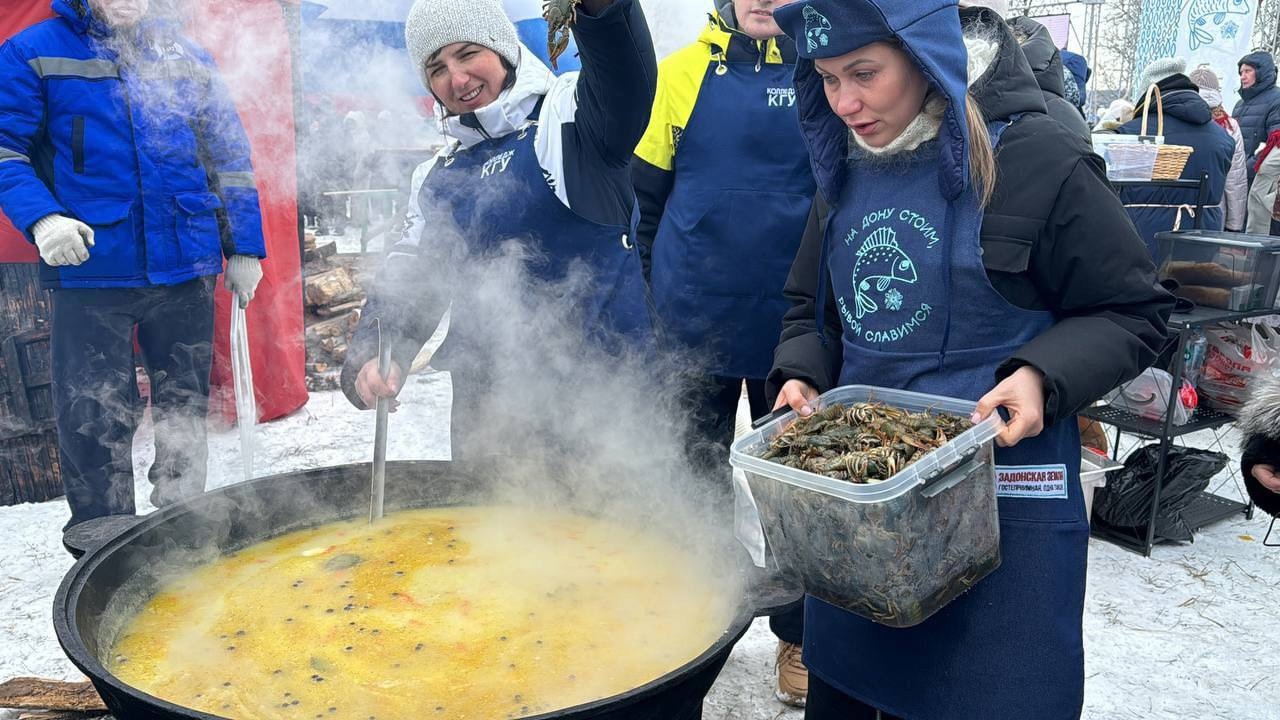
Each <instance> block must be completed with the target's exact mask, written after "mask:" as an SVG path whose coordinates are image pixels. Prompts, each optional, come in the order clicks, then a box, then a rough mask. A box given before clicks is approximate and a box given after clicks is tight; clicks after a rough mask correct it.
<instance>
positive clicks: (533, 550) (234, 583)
mask: <svg viewBox="0 0 1280 720" xmlns="http://www.w3.org/2000/svg"><path fill="white" fill-rule="evenodd" d="M717 576H718V574H717V573H715V572H712V571H711V569H710V568H708V567H707V566H706V565H705V564H704V563H703V562H702V561H701V560H700V559H699V558H697V557H696V556H694V555H691V554H690V553H688V552H686V551H684V550H682V549H681V548H680V547H678V546H677V545H676V544H674V543H672V542H670V541H669V540H667V539H665V538H664V537H663V536H662V535H660V534H657V533H655V532H646V531H639V530H635V529H633V528H629V527H625V526H622V525H618V524H614V523H611V522H607V521H604V520H598V519H592V518H587V517H583V516H579V515H573V514H568V513H558V512H554V511H549V510H545V509H531V508H518V507H508V506H490V507H453V508H444V509H432V510H412V511H404V512H399V513H395V514H392V515H389V516H388V517H387V518H385V519H384V520H383V521H380V522H379V523H377V524H374V525H370V524H368V523H366V522H363V521H348V522H340V523H332V524H328V525H324V526H321V527H317V528H313V529H309V530H303V531H299V532H294V533H290V534H287V535H284V536H281V537H278V538H275V539H272V540H269V541H266V542H262V543H259V544H257V545H253V546H250V547H248V548H246V549H244V550H242V551H240V552H238V553H234V554H231V555H226V556H222V557H219V558H218V559H216V560H215V561H213V562H212V563H209V564H207V565H204V566H201V567H198V568H195V569H193V570H191V571H190V572H188V573H186V574H184V575H181V576H179V577H175V578H172V579H171V580H170V581H169V582H168V583H167V584H166V585H165V586H163V587H162V588H161V589H160V590H159V592H158V593H157V594H156V595H155V596H154V597H152V598H151V599H150V600H149V601H148V602H147V603H146V604H145V605H143V606H142V607H141V609H140V610H139V612H138V613H137V615H136V616H135V617H134V618H133V619H132V620H130V621H129V622H128V623H127V624H126V625H125V626H124V628H123V630H122V631H121V633H120V635H119V636H118V638H117V640H116V642H115V643H114V645H113V647H112V649H111V652H110V655H109V656H108V658H107V659H108V663H107V665H108V669H109V670H110V671H111V672H112V674H114V675H115V676H117V677H119V678H120V679H121V680H123V681H124V682H126V683H128V684H129V685H131V686H133V687H136V688H138V689H141V690H143V691H145V692H147V693H149V694H151V695H153V696H156V697H159V698H162V699H165V700H169V701H171V702H173V703H176V704H179V705H182V706H186V707H189V708H193V709H197V710H201V711H204V712H208V713H212V714H216V715H220V716H224V717H254V718H357V719H359V720H369V719H370V718H400V717H423V718H442V719H443V718H449V719H458V720H460V719H462V718H508V717H510V718H518V717H526V716H533V715H537V714H540V713H545V712H551V711H555V710H558V709H562V708H567V707H572V706H576V705H580V704H582V703H587V702H591V701H594V700H598V699H602V698H606V697H609V696H612V695H616V694H619V693H622V692H625V691H627V690H628V689H631V688H635V687H638V686H641V685H644V684H645V683H649V682H651V681H653V680H655V679H657V678H659V677H661V676H663V675H664V674H666V673H669V672H671V671H673V670H676V669H677V668H679V667H681V666H682V665H684V664H686V663H688V662H689V661H691V660H693V659H694V658H696V657H698V655H699V654H700V653H702V652H704V651H705V650H706V649H707V647H708V646H710V645H712V644H714V643H715V642H716V641H717V640H718V639H719V637H720V636H721V635H722V634H723V633H724V632H725V628H726V627H727V626H728V625H729V624H730V622H731V621H732V619H733V618H734V616H735V613H737V611H738V608H737V603H736V600H737V598H736V593H734V592H732V590H733V588H730V587H726V586H725V584H724V581H722V580H717V579H716V578H717Z"/></svg>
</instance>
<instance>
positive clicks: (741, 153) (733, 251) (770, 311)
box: [651, 50, 816, 379]
mask: <svg viewBox="0 0 1280 720" xmlns="http://www.w3.org/2000/svg"><path fill="white" fill-rule="evenodd" d="M762 52H764V51H763V50H762ZM794 70H795V65H794V64H790V63H781V64H780V63H765V62H763V56H762V57H761V63H760V64H759V65H757V64H755V63H749V62H733V63H725V62H713V63H712V64H711V65H710V66H709V67H708V69H707V75H706V77H705V78H703V81H702V86H701V89H700V91H699V93H698V102H697V104H696V105H695V106H694V109H693V115H692V116H691V117H690V118H689V122H688V123H687V125H686V127H685V129H684V132H683V133H682V134H681V136H680V141H679V144H678V146H677V149H676V154H675V164H674V167H673V170H674V175H675V182H674V184H673V186H672V188H671V193H670V195H669V196H668V200H667V206H666V208H665V209H664V212H663V216H662V220H661V222H660V224H659V226H658V231H657V235H656V237H655V239H654V248H653V268H652V275H651V276H652V282H653V294H654V305H655V307H656V308H657V314H658V318H659V320H660V322H661V327H662V331H663V338H664V340H666V341H672V342H675V343H678V344H679V345H683V346H686V347H695V348H699V349H700V350H701V351H702V352H703V353H704V354H705V355H706V356H707V357H708V359H709V361H710V365H709V368H708V369H709V371H710V372H711V373H712V374H715V375H724V376H728V377H735V378H756V379H759V378H764V377H765V376H767V375H768V374H769V369H770V368H771V367H772V365H773V349H774V347H775V346H776V345H777V344H778V336H779V334H780V333H781V331H782V316H783V314H785V313H786V310H787V308H788V306H789V303H788V302H787V301H786V299H785V298H783V296H782V288H783V285H785V284H786V280H787V274H788V273H789V272H790V271H791V263H792V261H794V260H795V256H796V251H797V250H798V249H799V247H800V239H801V237H802V236H803V235H804V228H805V223H806V222H807V221H808V219H809V210H810V208H811V207H812V205H813V197H814V190H815V187H816V186H815V184H814V181H813V174H812V172H811V171H810V169H809V157H808V153H807V152H806V150H805V145H804V139H803V137H802V136H801V134H800V123H799V120H798V119H797V115H796V94H795V89H794V87H793V85H792V75H793V72H794Z"/></svg>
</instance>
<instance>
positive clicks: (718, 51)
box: [632, 0, 814, 707]
mask: <svg viewBox="0 0 1280 720" xmlns="http://www.w3.org/2000/svg"><path fill="white" fill-rule="evenodd" d="M787 2H789V0H732V1H731V2H725V3H724V5H723V6H722V7H721V8H720V10H719V11H718V12H714V13H712V14H711V17H710V18H709V21H708V23H707V25H706V27H705V28H704V29H703V31H702V34H701V36H700V37H699V38H698V40H697V41H696V42H694V43H693V44H691V45H689V46H688V47H686V48H684V49H683V50H680V51H677V52H676V53H674V54H672V55H671V56H670V57H668V58H667V59H666V60H664V61H663V62H662V63H661V64H660V65H659V68H658V92H657V96H656V99H655V101H654V106H653V113H652V116H651V117H650V120H649V128H648V130H647V131H646V132H645V135H644V138H643V139H641V141H640V145H639V146H638V147H637V148H636V153H635V154H636V156H635V159H634V160H633V162H632V178H633V180H634V182H635V188H636V196H637V197H638V198H639V201H640V225H639V231H638V233H637V235H636V240H637V244H638V246H639V249H640V256H641V258H642V259H643V260H644V265H645V274H646V276H647V277H648V278H649V281H650V286H651V287H652V288H653V296H654V304H655V306H656V308H657V315H658V319H659V324H660V328H661V334H660V336H661V338H662V339H663V341H664V342H665V343H669V344H672V345H674V346H676V347H678V348H680V349H693V350H695V351H696V352H697V353H698V355H699V356H700V357H702V358H705V359H706V360H707V368H708V370H709V373H710V374H709V375H708V376H707V377H706V378H704V379H703V381H702V382H701V383H700V385H701V394H700V396H698V397H697V398H696V399H695V400H694V401H693V408H692V409H691V413H692V414H693V416H694V418H695V426H696V427H697V428H698V430H699V432H698V433H697V435H696V437H695V438H694V439H693V442H694V446H695V447H694V448H693V454H694V456H695V462H698V463H699V464H700V465H706V466H708V467H711V468H716V467H722V468H727V467H728V466H727V461H728V457H729V445H730V443H731V442H732V441H733V435H734V418H735V416H736V413H737V409H738V401H739V398H740V397H741V395H742V387H743V383H744V382H745V383H746V389H747V398H748V400H749V402H750V405H751V416H752V417H753V418H758V417H761V416H763V415H766V414H768V412H769V406H768V404H766V402H765V397H764V378H765V375H767V374H768V373H769V368H770V366H771V365H772V363H773V350H774V347H775V346H776V345H777V343H778V330H779V328H781V327H782V315H783V313H784V312H786V309H787V301H786V299H785V298H783V297H782V286H783V285H784V284H785V282H786V279H787V270H788V269H789V268H790V267H791V261H792V260H794V259H795V255H796V249H797V248H798V247H799V246H800V237H801V236H802V235H803V234H804V227H805V222H806V221H807V220H808V217H809V210H810V208H811V206H812V205H813V193H814V184H813V175H812V174H811V173H810V171H809V162H808V156H807V154H806V152H805V147H804V139H803V138H802V137H801V136H800V125H799V122H798V121H797V118H796V109H795V90H794V89H793V88H792V85H791V76H792V74H793V73H794V71H795V57H796V55H795V43H794V42H792V41H791V40H790V39H789V38H787V37H786V36H785V35H783V34H782V31H781V30H780V29H779V28H778V25H777V23H775V22H774V20H773V15H772V13H773V10H774V8H776V7H779V6H782V5H785V4H786V3H787ZM718 474H723V475H724V476H725V488H724V495H725V496H726V504H728V499H727V498H728V494H729V491H730V488H729V475H728V473H727V472H725V473H717V472H716V471H715V470H714V469H713V470H711V472H710V475H712V476H715V475H718ZM803 613H804V608H803V607H802V606H800V605H797V606H796V607H795V608H794V609H793V610H792V611H790V612H787V613H783V614H780V615H777V616H774V617H773V618H771V621H770V625H771V626H772V628H773V631H774V633H775V634H776V635H777V636H778V638H779V641H778V653H777V671H778V687H777V697H778V699H779V700H781V701H782V702H784V703H787V704H789V705H793V706H800V707H802V706H803V705H804V698H805V694H806V691H807V688H808V677H807V673H806V672H805V669H804V664H803V663H802V662H801V661H800V642H801V638H802V636H803V622H804V614H803Z"/></svg>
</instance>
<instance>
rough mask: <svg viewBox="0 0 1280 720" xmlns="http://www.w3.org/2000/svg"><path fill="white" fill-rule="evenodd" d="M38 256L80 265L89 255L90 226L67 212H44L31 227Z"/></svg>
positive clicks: (46, 261) (56, 264)
mask: <svg viewBox="0 0 1280 720" xmlns="http://www.w3.org/2000/svg"><path fill="white" fill-rule="evenodd" d="M31 235H32V236H33V237H35V239H36V247H37V248H39V250H40V259H41V260H44V261H45V263H46V264H48V265H52V266H53V267H57V266H59V265H79V264H80V263H82V262H84V261H85V260H88V259H89V248H91V247H93V228H91V227H89V226H88V225H85V224H84V223H82V222H80V221H79V220H73V219H71V218H69V217H67V216H66V215H58V214H53V215H45V216H44V217H42V218H40V219H39V220H37V221H36V224H35V225H33V226H32V227H31Z"/></svg>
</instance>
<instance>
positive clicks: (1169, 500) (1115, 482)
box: [1093, 445, 1230, 542]
mask: <svg viewBox="0 0 1280 720" xmlns="http://www.w3.org/2000/svg"><path fill="white" fill-rule="evenodd" d="M1159 459H1160V446H1159V445H1147V446H1145V447H1141V448H1139V449H1137V450H1135V451H1134V452H1133V453H1132V454H1130V455H1129V457H1128V458H1126V459H1125V461H1124V467H1123V468H1121V469H1119V470H1115V471H1112V472H1110V473H1107V484H1106V485H1105V486H1103V487H1100V488H1098V490H1097V491H1096V493H1095V495H1094V498H1093V514H1094V517H1095V518H1096V519H1097V520H1098V521H1101V523H1102V524H1104V525H1110V526H1113V527H1117V528H1139V527H1145V526H1146V524H1147V521H1148V520H1149V519H1150V518H1151V499H1152V496H1153V495H1154V493H1155V487H1156V469H1157V463H1158V462H1159ZM1228 462H1230V458H1228V457H1227V456H1226V455H1223V454H1222V453H1216V452H1211V451H1209V450H1197V449H1195V448H1184V447H1176V446H1175V447H1171V448H1169V460H1168V465H1167V467H1166V469H1165V483H1164V487H1163V488H1162V489H1161V491H1160V507H1159V509H1158V510H1157V512H1156V534H1157V535H1158V536H1159V537H1162V538H1165V539H1168V540H1175V541H1178V542H1190V541H1191V540H1192V539H1193V536H1192V533H1191V528H1190V527H1189V526H1188V525H1187V524H1186V522H1185V521H1183V519H1182V511H1183V510H1185V509H1186V508H1187V506H1188V505H1189V504H1191V501H1192V500H1194V499H1195V498H1196V497H1197V496H1198V495H1199V494H1200V493H1202V492H1204V490H1206V489H1207V488H1208V487H1209V481H1210V480H1211V479H1212V478H1213V476H1214V475H1217V474H1218V473H1220V472H1222V470H1223V469H1225V468H1226V467H1227V463H1228Z"/></svg>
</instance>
